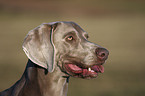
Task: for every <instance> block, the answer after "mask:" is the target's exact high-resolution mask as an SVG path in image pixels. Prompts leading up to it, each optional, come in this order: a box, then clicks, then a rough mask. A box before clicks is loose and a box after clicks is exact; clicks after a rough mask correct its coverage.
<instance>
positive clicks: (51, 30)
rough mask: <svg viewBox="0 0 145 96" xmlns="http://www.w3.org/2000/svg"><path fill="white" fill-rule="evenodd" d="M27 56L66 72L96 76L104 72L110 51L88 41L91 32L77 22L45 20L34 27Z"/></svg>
mask: <svg viewBox="0 0 145 96" xmlns="http://www.w3.org/2000/svg"><path fill="white" fill-rule="evenodd" d="M23 50H24V51H25V53H26V55H27V57H28V58H29V59H30V60H31V61H32V62H34V63H35V64H37V65H39V66H41V67H43V68H45V69H47V70H48V72H50V73H51V72H53V71H54V69H55V67H56V66H59V67H60V69H61V71H62V72H64V73H66V75H69V76H73V77H81V78H95V77H97V75H98V73H103V72H104V67H103V66H102V64H103V63H104V62H105V60H106V59H107V58H108V54H109V52H108V51H107V50H106V49H105V48H103V47H101V46H99V45H97V44H94V43H91V42H89V41H88V34H87V33H86V32H85V31H84V30H83V29H82V28H81V27H79V26H78V25H77V24H76V23H74V22H52V23H44V24H42V25H40V26H38V27H36V28H35V29H33V30H31V31H30V32H29V33H28V34H27V36H26V38H25V40H24V43H23Z"/></svg>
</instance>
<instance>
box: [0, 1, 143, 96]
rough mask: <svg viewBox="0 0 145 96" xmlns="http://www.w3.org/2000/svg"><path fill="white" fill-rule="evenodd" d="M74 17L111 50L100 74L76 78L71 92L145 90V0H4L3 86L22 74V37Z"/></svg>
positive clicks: (112, 94)
mask: <svg viewBox="0 0 145 96" xmlns="http://www.w3.org/2000/svg"><path fill="white" fill-rule="evenodd" d="M53 21H74V22H76V23H78V24H79V25H80V26H81V27H82V28H83V29H84V30H85V31H87V32H88V33H89V35H90V38H89V40H90V41H92V42H94V43H97V44H99V45H101V46H103V47H105V48H107V49H108V50H109V51H110V55H109V58H108V61H107V62H106V64H105V65H104V67H105V72H104V73H103V74H100V75H99V76H98V78H97V79H93V80H84V79H80V78H71V79H70V83H69V90H68V96H145V1H144V0H1V1H0V91H2V90H4V89H6V88H9V87H10V86H12V85H13V84H14V83H15V82H16V81H17V80H18V79H20V77H21V76H22V74H23V72H24V69H25V66H26V63H27V57H26V55H25V54H24V52H23V50H22V47H21V46H22V42H23V39H24V37H25V36H26V34H27V33H28V31H29V30H31V29H33V28H35V27H36V26H38V25H40V24H41V23H47V22H53Z"/></svg>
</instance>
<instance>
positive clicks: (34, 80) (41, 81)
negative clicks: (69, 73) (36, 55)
mask: <svg viewBox="0 0 145 96" xmlns="http://www.w3.org/2000/svg"><path fill="white" fill-rule="evenodd" d="M22 78H25V85H24V86H23V92H28V93H23V92H22V94H28V95H29V96H35V94H37V95H36V96H38V94H39V96H67V86H68V79H69V77H64V73H62V72H61V70H60V69H59V67H56V68H55V70H54V71H53V72H52V73H49V72H48V73H47V72H46V70H45V69H43V68H41V67H39V66H37V65H36V64H35V63H33V62H32V61H30V60H29V61H28V63H27V67H26V70H25V73H24V75H23V77H22ZM25 90H28V91H25ZM30 94H31V95H30Z"/></svg>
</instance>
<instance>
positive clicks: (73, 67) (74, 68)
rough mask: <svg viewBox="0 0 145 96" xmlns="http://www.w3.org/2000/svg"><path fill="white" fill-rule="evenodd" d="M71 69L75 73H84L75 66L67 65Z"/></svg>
mask: <svg viewBox="0 0 145 96" xmlns="http://www.w3.org/2000/svg"><path fill="white" fill-rule="evenodd" d="M67 65H68V67H69V69H70V70H71V71H72V72H74V73H82V69H81V68H80V67H78V66H76V65H74V64H67Z"/></svg>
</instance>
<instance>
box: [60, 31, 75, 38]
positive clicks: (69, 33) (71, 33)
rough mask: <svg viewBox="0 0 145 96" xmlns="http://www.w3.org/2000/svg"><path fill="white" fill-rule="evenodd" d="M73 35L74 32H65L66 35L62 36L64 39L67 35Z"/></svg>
mask: <svg viewBox="0 0 145 96" xmlns="http://www.w3.org/2000/svg"><path fill="white" fill-rule="evenodd" d="M74 34H75V32H74V31H71V32H67V33H66V34H64V36H63V38H65V37H66V36H68V35H74Z"/></svg>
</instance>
